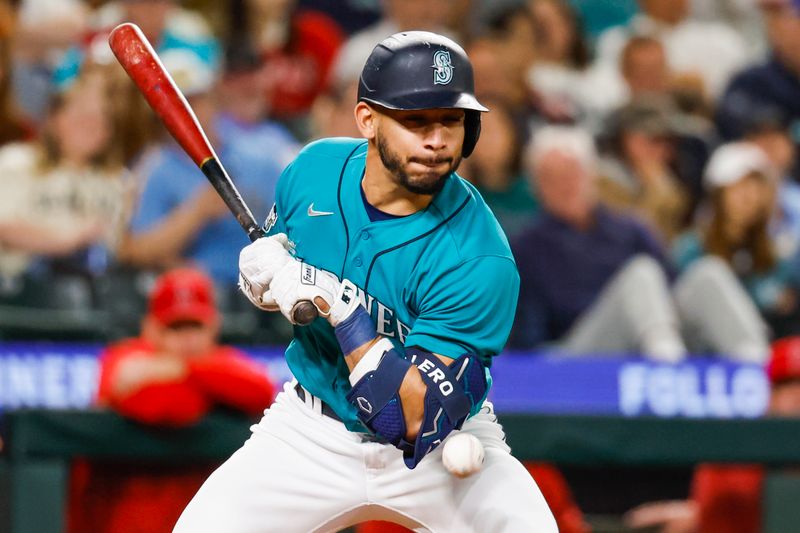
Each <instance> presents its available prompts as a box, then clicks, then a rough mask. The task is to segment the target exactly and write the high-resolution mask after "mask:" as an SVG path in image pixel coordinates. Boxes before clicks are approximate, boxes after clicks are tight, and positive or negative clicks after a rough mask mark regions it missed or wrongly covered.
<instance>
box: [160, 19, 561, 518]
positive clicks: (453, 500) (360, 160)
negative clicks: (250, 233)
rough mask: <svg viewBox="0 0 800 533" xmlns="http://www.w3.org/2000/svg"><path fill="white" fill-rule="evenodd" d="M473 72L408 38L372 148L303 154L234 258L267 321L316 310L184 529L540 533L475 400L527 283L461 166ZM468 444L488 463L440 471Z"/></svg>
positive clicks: (375, 101) (326, 147) (349, 145)
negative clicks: (445, 449)
mask: <svg viewBox="0 0 800 533" xmlns="http://www.w3.org/2000/svg"><path fill="white" fill-rule="evenodd" d="M473 92H474V84H473V75H472V66H471V65H470V62H469V60H468V58H467V56H466V54H465V53H464V50H463V49H462V48H461V47H460V46H458V45H457V44H456V43H454V42H453V41H451V40H450V39H447V38H445V37H442V36H440V35H436V34H433V33H427V32H403V33H398V34H395V35H392V36H391V37H389V38H387V39H385V40H384V41H382V42H381V43H380V44H379V45H378V46H376V47H375V49H374V50H373V52H372V54H371V55H370V57H369V58H368V59H367V62H366V65H365V66H364V70H363V72H362V75H361V79H360V83H359V91H358V102H357V104H356V107H355V119H356V123H357V126H358V128H359V131H360V132H361V134H362V135H363V137H364V139H341V138H340V139H324V140H321V141H317V142H314V143H312V144H310V145H308V146H307V147H306V148H305V149H304V150H303V151H302V152H301V153H300V154H299V155H298V156H297V158H296V159H295V160H294V161H293V162H292V163H291V164H290V165H289V166H288V167H287V168H286V169H285V170H284V172H283V174H282V176H281V178H280V180H279V182H278V186H277V191H276V204H275V207H274V208H273V210H272V212H271V213H270V215H269V217H268V219H267V222H266V225H265V227H266V228H267V230H268V233H269V237H267V238H263V239H260V240H258V241H256V242H255V243H253V244H251V245H249V246H247V247H246V248H244V249H243V250H242V253H241V256H240V262H239V268H240V272H241V278H240V285H241V288H242V291H243V292H244V293H245V295H246V296H247V297H248V298H249V299H250V300H251V301H252V302H253V303H254V304H255V305H257V306H258V307H260V308H262V309H265V310H270V311H275V310H279V311H280V312H281V313H282V314H283V315H284V316H286V317H287V318H288V319H289V320H290V321H291V320H292V307H293V306H294V304H295V303H297V302H298V301H301V300H310V301H312V302H314V304H315V305H316V307H317V308H318V309H319V313H320V317H319V318H318V319H316V320H315V321H314V322H313V323H312V324H311V325H308V326H303V327H301V326H296V327H295V330H294V331H295V333H294V339H293V341H292V342H291V344H289V347H288V348H287V349H286V359H287V362H288V364H289V367H290V369H291V371H292V373H293V375H294V376H295V378H296V381H294V382H292V383H287V384H286V385H285V386H284V390H283V392H282V393H281V394H279V395H278V397H277V399H276V401H275V403H274V404H273V406H272V407H271V408H270V409H269V410H268V411H266V413H265V415H264V417H263V418H262V420H261V422H260V423H258V424H257V425H255V426H253V427H252V436H251V437H250V439H249V440H248V441H247V442H246V443H245V444H244V445H243V446H242V448H241V449H239V450H238V451H237V452H236V453H235V454H234V455H233V456H232V457H231V458H230V459H228V461H226V462H225V464H223V465H222V466H221V467H220V468H219V469H218V470H217V471H215V472H214V473H213V474H212V475H211V477H209V479H208V480H207V481H206V483H205V484H204V485H203V487H202V488H201V489H200V491H199V492H198V493H197V495H196V496H195V497H194V499H193V500H192V501H191V503H190V504H189V505H188V507H187V508H186V510H185V511H184V513H183V515H182V516H181V518H180V520H179V521H178V523H177V525H176V528H175V531H179V532H192V533H196V532H198V531H200V532H205V531H208V532H219V531H226V532H262V531H279V532H287V531H289V532H308V531H338V530H339V529H341V528H344V527H347V526H350V525H353V524H356V523H359V522H362V521H365V520H389V521H393V522H396V523H399V524H402V525H405V526H407V527H410V528H412V529H415V530H418V531H432V532H437V533H438V532H451V531H453V532H455V531H458V532H468V531H485V532H493V533H494V532H500V531H513V532H523V531H524V532H528V531H535V532H551V531H556V530H557V528H556V525H555V521H554V519H553V517H552V514H551V513H550V510H549V509H548V507H547V504H546V503H545V501H544V498H543V497H542V495H541V493H540V491H539V489H538V488H537V487H536V485H535V483H534V481H533V479H532V478H531V477H530V475H529V474H528V473H527V472H526V471H525V469H524V468H523V467H522V465H521V464H520V463H519V462H518V461H517V460H516V459H514V458H513V457H512V456H511V454H510V453H509V448H508V446H507V445H506V444H505V440H504V434H503V430H502V428H501V426H500V425H499V424H498V423H497V419H496V417H495V416H494V413H493V408H492V406H491V404H490V403H489V402H487V401H486V400H485V399H486V394H487V392H488V389H489V387H490V385H491V378H490V375H489V367H490V365H491V361H492V357H493V356H494V355H496V354H497V353H498V352H500V350H501V349H502V348H503V345H504V343H505V341H506V339H507V337H508V334H509V330H510V327H511V323H512V319H513V317H514V310H515V307H516V301H517V293H518V289H519V276H518V274H517V269H516V266H515V264H514V259H513V257H512V255H511V252H510V250H509V247H508V243H507V241H506V239H505V236H504V235H503V233H502V230H501V229H500V227H499V225H498V224H497V221H496V220H495V218H494V216H493V215H492V213H491V211H490V210H489V208H488V207H487V206H486V204H485V203H484V202H483V200H482V199H481V197H480V195H479V194H478V193H477V192H476V190H475V189H474V188H473V187H472V186H471V185H470V184H468V183H467V182H465V181H464V180H463V179H461V178H460V177H459V176H458V175H457V174H455V171H456V169H457V167H458V165H459V162H460V161H461V158H462V157H467V156H469V154H470V153H471V152H472V150H473V148H474V147H475V144H476V142H477V141H478V136H479V133H480V114H481V113H482V112H485V111H487V109H486V108H485V107H483V106H482V105H481V104H480V103H479V102H478V101H477V99H476V98H475V96H474V94H473ZM454 430H461V431H462V432H468V433H471V434H472V435H474V436H476V437H477V438H478V439H479V440H480V442H481V443H482V444H483V447H484V449H485V461H484V463H483V467H482V469H480V470H479V471H478V472H477V473H475V474H473V475H471V476H469V477H466V478H463V479H462V478H457V477H455V476H452V475H450V474H449V473H448V472H447V470H446V469H445V468H444V467H443V465H442V457H441V454H442V451H441V450H442V447H441V446H439V445H440V444H441V443H442V442H443V441H444V440H445V438H447V436H448V434H450V433H451V432H453V431H454Z"/></svg>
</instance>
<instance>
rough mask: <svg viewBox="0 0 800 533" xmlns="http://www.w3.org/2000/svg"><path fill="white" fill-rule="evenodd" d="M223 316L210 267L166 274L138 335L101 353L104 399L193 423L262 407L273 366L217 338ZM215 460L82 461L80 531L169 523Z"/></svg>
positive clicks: (137, 412)
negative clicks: (219, 411)
mask: <svg viewBox="0 0 800 533" xmlns="http://www.w3.org/2000/svg"><path fill="white" fill-rule="evenodd" d="M219 326H220V316H219V313H218V311H217V309H216V306H215V302H214V295H213V286H212V283H211V281H210V279H209V278H208V277H207V276H206V275H205V274H204V273H202V272H200V271H197V270H192V269H176V270H172V271H170V272H167V273H166V274H164V275H162V276H161V277H160V278H159V279H158V280H157V281H156V285H155V287H154V289H153V292H152V293H151V296H150V302H149V310H148V313H147V315H146V316H145V317H144V320H143V323H142V332H141V335H140V336H139V337H138V338H136V339H131V340H126V341H122V342H119V343H117V344H114V345H112V346H110V347H108V349H107V350H106V351H105V353H104V354H103V355H102V363H101V365H102V366H101V371H100V388H99V392H98V403H99V404H100V405H101V406H106V407H110V408H111V409H113V410H115V411H117V412H119V413H120V414H122V415H123V416H125V417H129V418H131V419H133V420H135V421H137V422H141V423H143V424H152V425H157V426H162V427H180V426H186V425H189V424H192V423H194V422H196V421H197V420H199V419H200V418H201V417H203V416H204V415H205V414H207V413H208V412H209V411H210V410H211V409H212V408H213V407H215V406H225V407H228V408H231V409H234V410H236V411H240V412H242V413H245V414H247V415H250V416H256V415H258V414H259V413H260V412H261V411H263V410H264V409H265V408H266V407H267V406H268V405H269V404H270V403H271V401H272V398H273V395H274V387H273V385H272V383H271V382H270V381H269V379H268V378H267V376H266V374H265V373H264V371H263V370H262V369H261V368H260V367H258V366H257V365H256V364H255V363H253V362H251V361H250V360H248V359H247V358H246V356H245V355H244V354H243V353H242V352H240V351H239V350H237V349H235V348H232V347H228V346H222V345H220V344H218V341H217V338H218V334H219ZM215 466H216V465H196V464H188V465H163V464H162V465H141V464H137V465H114V464H104V465H102V467H98V465H94V464H91V465H90V464H87V463H85V462H79V463H78V464H76V467H75V469H74V471H73V479H72V493H71V494H72V498H71V501H70V529H69V531H71V532H73V533H77V532H82V531H92V532H114V531H128V532H133V531H135V532H141V533H144V532H151V531H152V532H156V531H159V532H161V531H169V530H170V529H171V528H172V526H173V525H174V524H175V522H176V521H177V519H178V517H179V516H180V513H181V511H182V510H183V508H184V507H185V506H186V504H187V503H188V502H189V500H190V499H191V498H192V496H193V495H194V494H195V492H197V490H198V489H199V488H200V485H202V483H203V481H204V480H205V478H206V477H208V475H209V474H210V472H211V471H212V470H213V469H214V468H215Z"/></svg>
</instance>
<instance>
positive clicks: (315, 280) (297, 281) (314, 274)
mask: <svg viewBox="0 0 800 533" xmlns="http://www.w3.org/2000/svg"><path fill="white" fill-rule="evenodd" d="M264 297H265V298H267V297H269V298H271V299H272V300H273V301H274V302H275V303H276V304H277V306H278V308H279V309H280V312H281V314H283V316H285V317H286V318H287V319H288V320H289V322H292V323H294V321H293V320H292V308H293V307H294V305H295V304H296V303H297V302H299V301H301V300H308V301H310V302H312V303H313V304H314V306H315V307H316V308H317V309H318V310H319V314H320V316H322V317H324V318H325V319H327V320H328V322H329V323H330V324H331V325H332V326H334V327H336V325H337V324H339V322H341V321H342V320H344V319H345V318H347V317H348V316H350V315H351V314H352V312H353V311H354V310H355V309H356V308H357V307H358V306H359V305H360V301H359V299H358V294H357V288H356V286H355V285H353V283H351V282H350V281H349V280H344V281H342V282H340V281H339V280H338V279H337V278H336V276H334V275H333V274H331V273H330V272H326V271H325V270H320V269H318V268H315V267H313V266H311V265H309V264H308V263H301V262H299V261H292V262H290V263H287V264H286V266H284V267H283V268H282V269H281V270H280V272H278V273H277V274H276V275H275V277H274V278H273V280H272V283H271V284H270V288H269V290H268V291H267V293H266V294H265V295H264Z"/></svg>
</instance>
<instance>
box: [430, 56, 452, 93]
mask: <svg viewBox="0 0 800 533" xmlns="http://www.w3.org/2000/svg"><path fill="white" fill-rule="evenodd" d="M431 68H433V83H434V85H447V84H448V83H450V82H451V81H453V68H454V67H453V64H452V63H451V62H450V52H448V51H447V50H437V51H436V53H435V54H433V65H431Z"/></svg>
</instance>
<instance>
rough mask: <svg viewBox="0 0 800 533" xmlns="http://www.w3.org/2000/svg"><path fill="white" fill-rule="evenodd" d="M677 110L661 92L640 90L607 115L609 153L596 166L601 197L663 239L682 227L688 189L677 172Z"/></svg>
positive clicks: (686, 210)
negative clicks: (609, 126) (598, 173)
mask: <svg viewBox="0 0 800 533" xmlns="http://www.w3.org/2000/svg"><path fill="white" fill-rule="evenodd" d="M677 115H678V113H677V110H675V109H674V107H673V106H672V105H671V101H670V100H669V98H668V97H667V96H664V95H661V96H659V95H656V94H650V95H643V96H640V97H638V98H636V99H634V100H633V101H631V102H630V103H629V104H628V105H626V106H623V107H622V108H621V109H620V110H619V111H617V113H616V114H615V115H614V116H613V117H612V121H611V122H612V124H613V126H612V128H613V133H612V135H611V137H612V139H611V143H610V144H611V146H610V150H609V153H608V154H607V155H606V157H604V158H603V160H602V162H601V166H600V173H601V177H600V179H599V180H598V192H599V195H600V199H601V200H602V201H603V202H605V203H606V204H607V205H609V206H611V207H613V208H615V209H618V210H621V211H623V212H627V213H630V214H632V215H634V216H636V217H637V218H638V219H639V220H641V221H642V222H643V223H644V224H646V225H647V226H648V227H650V228H651V229H652V230H653V231H654V232H655V233H656V234H657V235H658V237H659V239H660V240H661V242H662V243H665V244H666V243H669V242H670V241H671V240H672V239H673V238H674V237H675V236H676V235H677V234H678V233H679V232H680V231H681V230H682V229H683V227H684V224H685V220H686V215H687V212H688V210H689V198H688V193H687V191H686V189H685V187H684V186H683V184H682V183H681V180H680V179H679V178H678V177H677V176H676V172H675V168H676V160H677V148H678V143H677V136H678V135H679V132H680V126H679V124H677V123H676V122H677V120H678V117H677Z"/></svg>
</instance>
